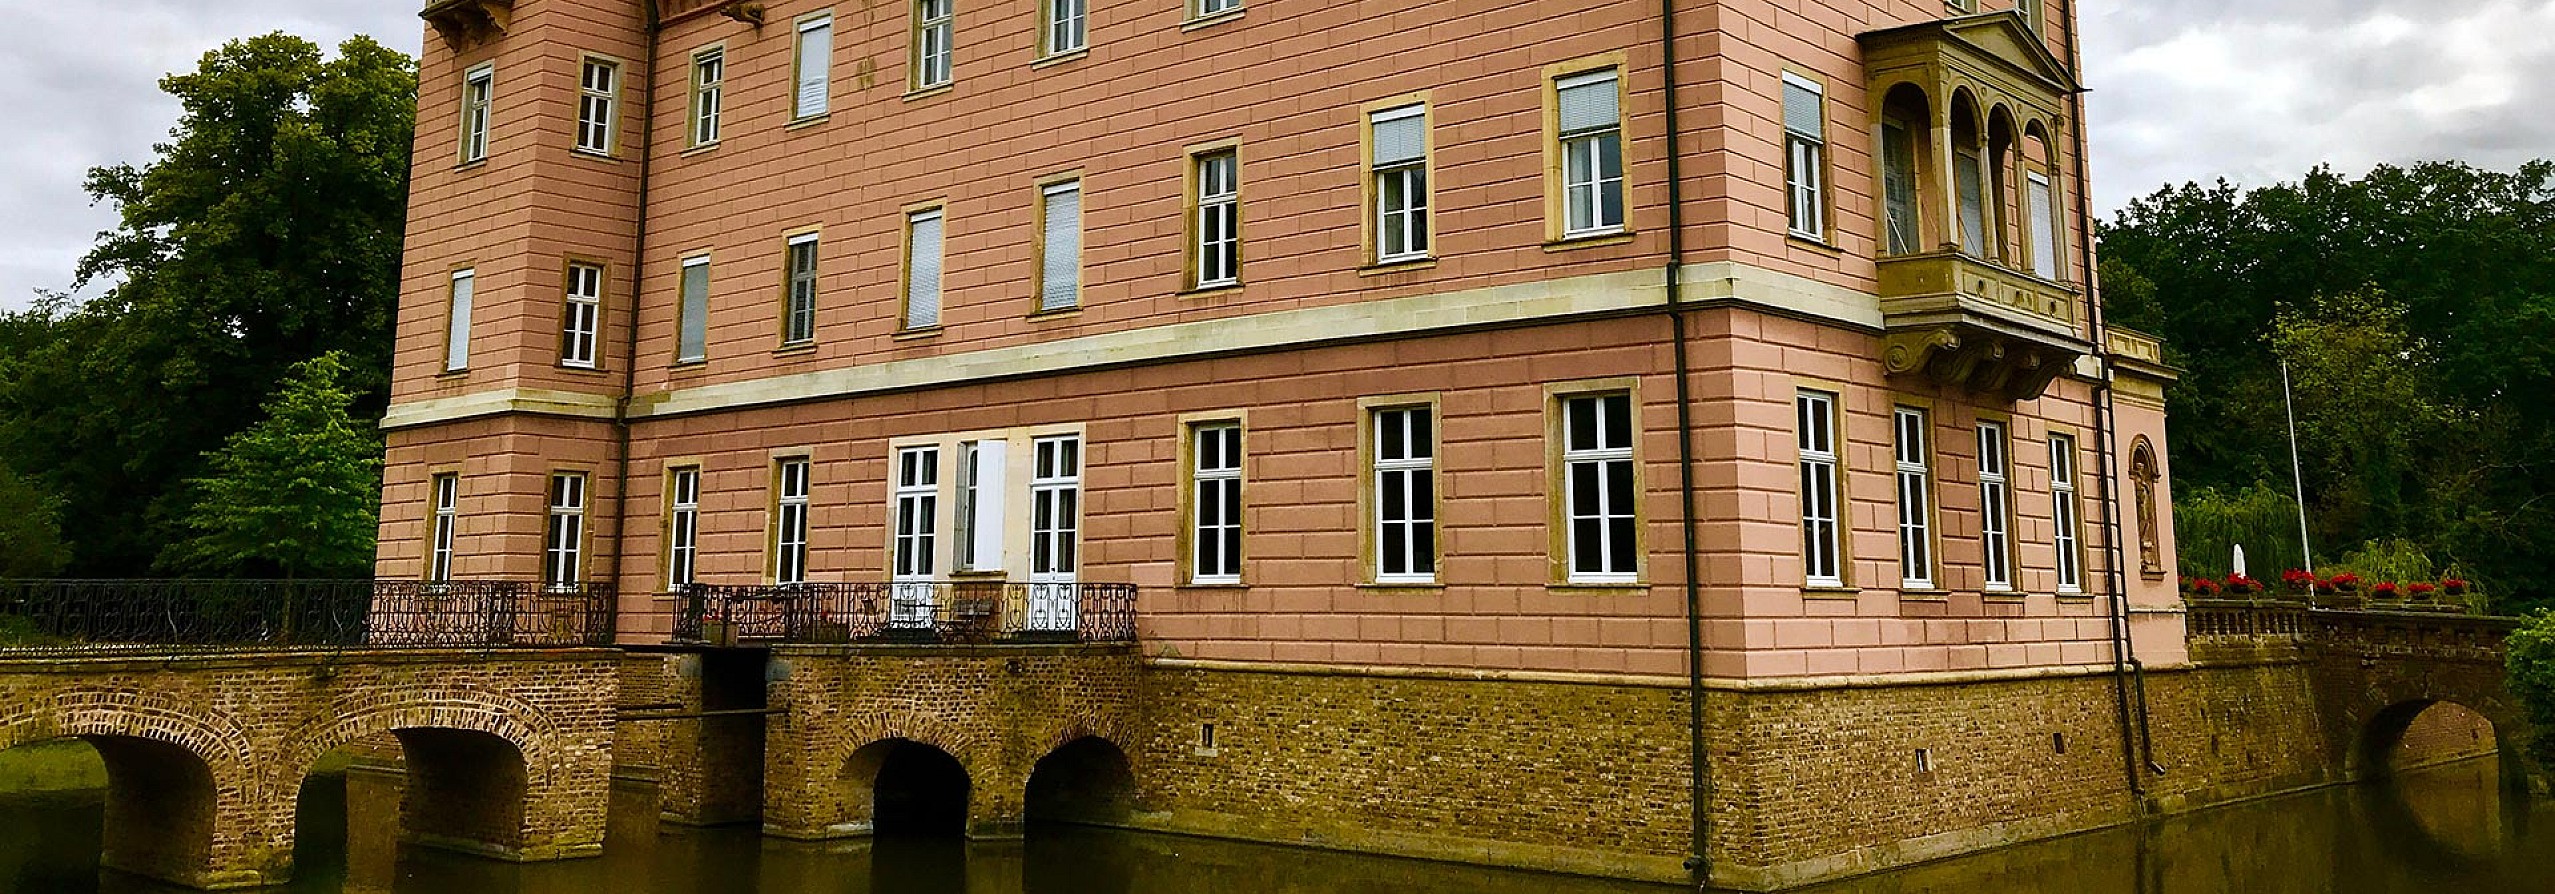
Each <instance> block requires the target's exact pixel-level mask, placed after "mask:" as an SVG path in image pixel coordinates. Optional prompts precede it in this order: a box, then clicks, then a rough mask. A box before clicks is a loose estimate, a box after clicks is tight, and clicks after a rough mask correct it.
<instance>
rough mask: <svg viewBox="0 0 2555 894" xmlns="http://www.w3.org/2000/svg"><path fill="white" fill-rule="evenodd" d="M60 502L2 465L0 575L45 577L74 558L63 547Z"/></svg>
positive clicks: (0, 468)
mask: <svg viewBox="0 0 2555 894" xmlns="http://www.w3.org/2000/svg"><path fill="white" fill-rule="evenodd" d="M60 515H61V502H60V501H58V500H55V499H54V498H53V495H52V494H48V493H45V492H44V491H42V490H39V489H37V488H36V486H35V483H34V482H32V481H28V480H27V479H26V478H25V477H23V476H20V475H19V474H18V473H17V472H15V471H12V470H11V469H10V468H9V467H8V466H5V465H0V578H5V577H42V576H45V575H48V574H52V573H54V572H56V571H59V570H61V569H62V566H63V564H64V563H65V562H67V561H69V560H70V558H71V555H70V552H69V551H68V550H65V549H64V548H63V547H62V523H61V521H60V518H59V517H60Z"/></svg>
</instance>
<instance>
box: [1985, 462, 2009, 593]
mask: <svg viewBox="0 0 2555 894" xmlns="http://www.w3.org/2000/svg"><path fill="white" fill-rule="evenodd" d="M2005 446H2006V442H2005V426H2004V425H2003V424H2001V423H1995V422H1981V423H1979V424H1978V535H1979V540H1980V541H1981V543H1982V544H1983V546H1984V549H1983V550H1982V555H1981V556H1980V559H1979V564H1980V571H1981V575H1982V577H1983V579H1984V581H1985V586H1986V588H1987V589H1990V590H2011V589H2013V588H2014V533H2013V531H2014V523H2013V503H2012V502H2011V501H2012V498H2013V492H2012V490H2011V489H2010V488H2009V487H2008V485H2007V479H2008V475H2009V473H2010V472H2011V471H2012V469H2011V465H2010V463H2009V462H2008V459H2009V457H2007V456H2006V452H2005Z"/></svg>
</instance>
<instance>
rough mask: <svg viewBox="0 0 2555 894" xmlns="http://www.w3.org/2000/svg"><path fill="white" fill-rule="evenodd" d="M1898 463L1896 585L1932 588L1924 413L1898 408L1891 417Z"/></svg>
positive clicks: (1931, 501) (1930, 498) (1930, 469)
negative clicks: (1897, 564) (1897, 577)
mask: <svg viewBox="0 0 2555 894" xmlns="http://www.w3.org/2000/svg"><path fill="white" fill-rule="evenodd" d="M1891 417H1892V422H1893V424H1894V427H1895V431H1896V443H1894V444H1893V445H1891V453H1892V455H1893V457H1894V458H1895V459H1896V460H1897V461H1898V462H1897V465H1898V498H1899V499H1898V502H1899V586H1901V587H1904V588H1906V589H1910V590H1931V589H1933V588H1934V470H1933V466H1932V464H1931V462H1930V457H1931V454H1929V453H1928V452H1927V450H1926V442H1927V438H1928V435H1929V434H1930V433H1931V431H1932V429H1931V425H1932V423H1931V422H1930V421H1929V420H1928V419H1927V417H1926V415H1925V411H1924V410H1920V409H1917V408H1915V407H1900V408H1898V410H1897V411H1896V412H1894V413H1892V414H1891Z"/></svg>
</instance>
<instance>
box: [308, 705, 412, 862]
mask: <svg viewBox="0 0 2555 894" xmlns="http://www.w3.org/2000/svg"><path fill="white" fill-rule="evenodd" d="M401 763H402V757H401V746H400V742H399V738H398V737H397V736H394V735H392V734H390V733H387V732H383V733H375V734H373V735H370V736H366V737H363V738H361V739H358V740H356V741H354V742H349V743H347V744H345V745H340V746H338V747H336V748H332V749H329V750H328V751H326V752H324V753H322V754H320V755H319V757H318V759H317V760H315V761H313V762H312V764H311V766H310V767H309V768H308V769H307V771H306V772H304V773H303V775H302V777H301V778H300V780H298V783H297V790H296V793H295V795H294V799H293V878H294V880H295V881H296V882H297V883H304V884H311V885H314V886H315V887H320V888H333V887H335V886H352V887H375V888H382V889H387V888H388V887H389V885H390V879H392V878H393V873H394V868H393V864H395V863H396V861H397V859H398V841H399V831H400V817H399V809H400V793H401V789H402V788H404V785H403V783H402V774H401V772H400V765H401Z"/></svg>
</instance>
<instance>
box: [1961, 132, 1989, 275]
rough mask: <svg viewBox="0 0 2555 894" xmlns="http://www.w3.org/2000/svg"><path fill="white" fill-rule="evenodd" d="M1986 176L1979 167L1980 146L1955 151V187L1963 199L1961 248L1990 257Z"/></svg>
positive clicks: (1981, 256)
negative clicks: (1988, 248)
mask: <svg viewBox="0 0 2555 894" xmlns="http://www.w3.org/2000/svg"><path fill="white" fill-rule="evenodd" d="M1986 176H1987V175H1986V172H1985V171H1983V170H1981V169H1980V167H1979V160H1978V150H1977V149H1973V148H1969V147H1962V148H1960V149H1956V150H1953V152H1952V190H1953V192H1954V193H1955V198H1957V199H1958V200H1959V201H1960V212H1961V250H1962V251H1965V252H1968V253H1969V254H1970V256H1972V257H1979V258H1984V257H1987V182H1986Z"/></svg>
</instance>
